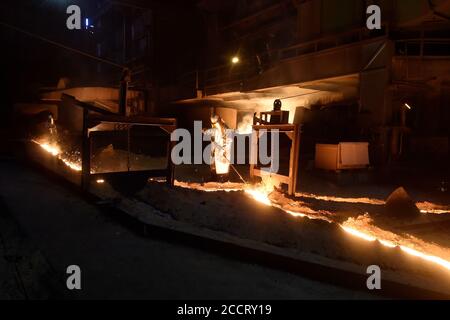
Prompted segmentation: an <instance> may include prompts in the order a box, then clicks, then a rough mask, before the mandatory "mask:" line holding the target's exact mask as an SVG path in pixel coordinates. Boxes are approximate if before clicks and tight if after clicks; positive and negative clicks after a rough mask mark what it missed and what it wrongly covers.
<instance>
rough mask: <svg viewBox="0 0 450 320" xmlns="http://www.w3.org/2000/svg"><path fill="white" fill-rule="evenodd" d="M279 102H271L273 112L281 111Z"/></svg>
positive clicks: (278, 100)
mask: <svg viewBox="0 0 450 320" xmlns="http://www.w3.org/2000/svg"><path fill="white" fill-rule="evenodd" d="M281 105H282V104H281V100H280V99H277V100H275V101H274V102H273V110H281Z"/></svg>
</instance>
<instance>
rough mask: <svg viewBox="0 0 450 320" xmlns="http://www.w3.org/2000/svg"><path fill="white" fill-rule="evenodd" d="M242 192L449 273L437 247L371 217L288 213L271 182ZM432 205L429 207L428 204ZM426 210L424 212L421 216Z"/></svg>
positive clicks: (330, 198)
mask: <svg viewBox="0 0 450 320" xmlns="http://www.w3.org/2000/svg"><path fill="white" fill-rule="evenodd" d="M176 185H178V186H180V187H184V188H191V186H190V185H189V184H187V183H180V182H177V183H176ZM194 188H195V189H197V190H201V191H206V192H214V191H238V190H237V188H233V189H230V190H228V189H220V188H214V187H213V188H209V187H202V186H196V187H194ZM241 190H243V191H244V192H245V194H247V195H248V196H249V197H251V198H252V199H254V200H256V201H258V202H259V203H262V204H264V205H266V206H273V207H276V208H278V209H281V210H283V211H284V212H286V213H289V214H290V215H292V216H294V217H304V218H308V219H321V220H324V221H327V222H329V223H336V224H338V225H339V226H340V228H342V230H343V231H344V232H346V233H348V234H350V235H352V236H354V237H355V238H358V239H361V240H364V241H368V242H375V241H378V242H379V243H380V244H381V245H383V246H385V247H387V248H399V249H400V250H402V251H403V252H405V253H406V254H409V255H411V256H415V257H418V258H420V259H423V260H425V261H429V262H432V263H434V264H436V265H438V266H440V267H443V268H445V269H447V270H450V261H448V260H446V259H444V258H441V257H438V256H437V255H434V254H431V253H430V252H429V251H433V250H435V249H436V245H428V244H427V243H425V242H423V241H422V240H420V239H417V238H414V237H410V238H408V237H405V236H402V235H397V234H394V233H391V232H388V231H385V230H382V229H379V228H377V227H376V226H374V225H373V224H371V219H370V218H368V215H365V216H363V217H362V218H360V219H355V218H349V219H348V220H347V221H345V222H343V223H338V222H336V221H332V220H331V219H330V218H329V216H325V215H323V216H320V215H317V214H314V215H312V214H309V213H308V212H307V211H305V212H295V211H292V210H287V209H286V208H283V206H282V205H280V204H277V203H275V202H274V201H272V200H271V197H270V194H271V193H272V192H273V191H274V190H275V188H274V186H273V185H271V184H270V179H268V180H267V181H264V179H263V182H262V183H261V184H259V185H243V186H242V188H241ZM306 198H315V199H322V200H325V201H335V200H336V202H350V203H370V204H376V205H382V204H383V203H384V201H382V200H378V199H363V198H361V199H359V198H358V199H356V198H355V199H353V198H335V197H333V196H316V195H312V194H308V195H307V197H306ZM429 205H430V204H429ZM424 211H427V210H422V212H424ZM427 212H428V213H431V212H433V211H432V210H429V211H427Z"/></svg>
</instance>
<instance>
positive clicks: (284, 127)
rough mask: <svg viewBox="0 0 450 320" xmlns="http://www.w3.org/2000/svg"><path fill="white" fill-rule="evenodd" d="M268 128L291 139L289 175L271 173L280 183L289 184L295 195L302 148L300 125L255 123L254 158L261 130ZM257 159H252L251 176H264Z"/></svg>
mask: <svg viewBox="0 0 450 320" xmlns="http://www.w3.org/2000/svg"><path fill="white" fill-rule="evenodd" d="M260 130H266V131H267V132H270V131H271V130H278V131H279V132H282V133H284V134H286V136H287V137H288V138H289V139H290V140H291V148H290V154H289V175H288V176H285V175H281V174H277V173H271V174H270V176H271V178H273V179H275V181H277V182H278V183H280V184H287V185H288V194H289V195H294V194H295V190H296V187H297V174H298V161H299V150H300V133H301V130H300V126H299V125H298V124H272V125H254V126H253V133H252V140H251V143H252V146H251V150H252V151H251V152H252V159H256V160H257V157H258V145H259V144H258V140H259V131H260ZM255 163H257V161H251V163H250V177H251V178H253V177H255V176H258V177H262V176H263V171H262V170H260V169H258V168H257V167H256V165H255Z"/></svg>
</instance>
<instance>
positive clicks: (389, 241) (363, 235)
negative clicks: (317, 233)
mask: <svg viewBox="0 0 450 320" xmlns="http://www.w3.org/2000/svg"><path fill="white" fill-rule="evenodd" d="M33 142H34V143H36V144H38V145H39V146H40V147H41V148H42V149H43V150H45V151H46V152H48V153H49V154H51V155H52V156H54V157H57V158H58V159H60V160H61V161H62V162H63V163H64V164H65V165H66V166H67V167H68V168H70V169H71V170H74V171H81V161H80V160H77V161H73V160H70V159H69V157H67V155H66V154H65V153H64V152H63V151H62V150H61V148H60V146H59V145H57V144H51V143H48V142H46V141H45V142H44V141H42V142H39V141H35V140H33ZM103 182H104V181H103V180H101V179H100V180H98V181H97V183H103ZM176 185H177V186H180V187H183V188H192V186H191V185H190V184H188V183H184V182H178V181H177V182H176ZM225 186H226V185H225ZM195 189H197V190H201V191H205V192H215V191H242V190H243V191H244V192H245V194H247V195H248V196H250V197H251V198H253V199H254V200H256V201H258V202H259V203H262V204H264V205H266V206H273V207H276V208H278V209H281V210H283V211H285V212H286V213H289V214H290V215H292V216H295V217H305V218H309V219H322V220H325V221H327V222H329V223H336V224H338V225H339V226H340V227H341V228H342V230H343V231H345V232H347V233H348V234H350V235H352V236H354V237H355V238H358V239H361V240H364V241H368V242H375V241H378V242H379V243H380V244H382V245H383V246H385V247H388V248H399V249H400V250H402V251H403V252H405V253H407V254H409V255H412V256H415V257H418V258H421V259H423V260H425V261H429V262H432V263H434V264H436V265H439V266H441V267H443V268H445V269H447V270H450V261H448V260H445V259H444V258H441V257H438V256H436V255H433V254H431V253H429V252H428V251H427V248H426V245H425V243H424V242H423V241H421V240H419V239H408V238H405V237H402V236H399V235H396V234H394V233H391V232H388V231H385V230H382V229H379V228H377V227H375V226H373V225H372V224H371V223H370V219H369V220H368V218H367V217H366V218H365V216H364V217H363V218H361V219H355V218H350V219H348V220H347V221H345V222H343V223H337V222H335V221H332V220H330V219H329V217H327V216H325V215H324V216H320V215H317V214H316V215H311V214H309V213H308V212H295V211H291V210H287V209H285V208H283V206H282V205H279V204H277V203H275V202H273V201H272V200H271V198H270V194H271V193H272V192H273V191H274V190H275V186H274V185H273V184H272V183H271V181H270V177H269V178H267V179H265V178H263V182H262V183H261V184H259V185H241V187H240V188H238V187H236V186H233V187H231V188H229V189H227V188H226V187H224V188H217V187H215V188H214V187H212V188H208V187H196V188H195ZM297 195H300V196H301V197H304V198H313V199H318V200H324V201H334V202H348V203H366V204H373V205H383V204H384V201H383V200H378V199H366V198H338V197H333V196H317V195H313V194H297ZM417 206H418V207H419V208H420V209H421V212H422V213H424V214H445V213H449V212H450V211H449V210H447V209H448V208H444V209H442V208H439V207H438V206H436V205H434V204H431V203H417Z"/></svg>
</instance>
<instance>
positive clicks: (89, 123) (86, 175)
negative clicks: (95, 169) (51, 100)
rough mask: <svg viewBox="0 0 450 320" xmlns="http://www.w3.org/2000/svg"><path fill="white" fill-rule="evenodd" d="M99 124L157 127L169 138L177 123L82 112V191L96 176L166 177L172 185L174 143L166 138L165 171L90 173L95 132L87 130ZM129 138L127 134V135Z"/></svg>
mask: <svg viewBox="0 0 450 320" xmlns="http://www.w3.org/2000/svg"><path fill="white" fill-rule="evenodd" d="M99 123H109V124H113V125H117V126H126V127H127V128H128V131H129V128H131V127H132V126H151V127H158V128H160V129H162V130H163V131H165V132H166V133H167V134H168V137H170V134H171V133H172V132H173V131H174V130H175V129H176V128H177V121H176V119H173V118H154V117H146V116H132V117H126V116H120V115H111V114H108V115H105V114H92V113H89V110H88V109H87V108H84V111H83V139H82V180H81V185H82V187H83V188H84V189H87V188H89V185H90V181H91V179H92V178H95V177H96V176H97V175H101V176H124V175H141V176H145V177H148V178H150V177H163V176H165V177H166V181H167V183H168V184H169V185H171V186H173V184H174V164H173V162H172V159H171V156H170V154H171V151H172V148H173V146H174V142H172V141H170V138H168V142H167V167H166V168H165V169H157V170H138V171H124V172H110V173H101V174H95V173H91V153H92V139H93V138H94V137H95V135H96V132H95V131H94V132H89V128H91V127H93V126H95V125H96V124H99ZM128 137H129V133H128Z"/></svg>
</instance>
